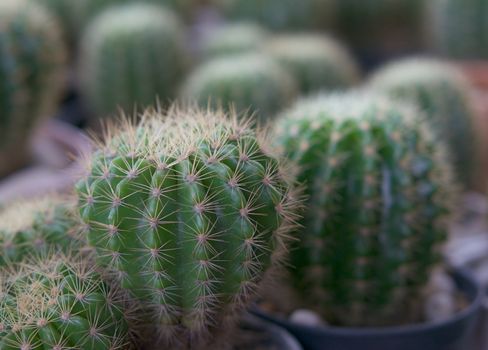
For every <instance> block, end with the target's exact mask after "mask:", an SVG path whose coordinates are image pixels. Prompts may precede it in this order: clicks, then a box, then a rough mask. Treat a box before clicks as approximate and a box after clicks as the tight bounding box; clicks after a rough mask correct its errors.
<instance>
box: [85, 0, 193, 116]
mask: <svg viewBox="0 0 488 350" xmlns="http://www.w3.org/2000/svg"><path fill="white" fill-rule="evenodd" d="M183 35H184V34H183V28H182V25H181V23H180V22H179V20H178V18H177V17H176V16H175V15H174V14H173V13H172V12H170V11H169V10H166V9H164V8H161V7H159V6H157V5H152V4H145V3H130V4H126V5H121V6H118V7H114V8H111V9H109V10H107V11H106V12H104V13H102V14H101V15H100V16H99V17H97V18H96V19H95V20H94V22H92V23H91V25H90V26H89V28H87V30H86V33H85V35H84V38H83V42H82V45H81V59H80V69H79V74H80V79H81V82H82V83H81V85H82V86H81V88H82V92H83V95H84V96H85V98H86V100H87V103H88V104H89V106H90V107H91V108H92V110H93V112H95V114H97V115H98V116H107V115H111V114H113V113H116V112H117V110H118V108H121V109H123V110H124V111H125V112H127V113H132V112H133V111H134V110H135V109H136V108H144V107H146V106H147V105H152V104H154V103H155V102H156V100H158V99H159V100H160V101H161V102H163V103H166V102H167V101H168V100H169V99H172V98H174V97H175V95H176V92H177V91H178V84H179V83H180V80H181V79H182V77H183V75H184V72H185V69H186V64H187V61H188V57H187V52H186V50H185V48H184V45H183V42H184V37H183Z"/></svg>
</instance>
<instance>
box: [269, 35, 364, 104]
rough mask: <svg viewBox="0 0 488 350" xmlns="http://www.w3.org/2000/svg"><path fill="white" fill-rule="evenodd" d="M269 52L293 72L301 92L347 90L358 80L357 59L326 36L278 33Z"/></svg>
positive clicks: (270, 43)
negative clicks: (280, 34)
mask: <svg viewBox="0 0 488 350" xmlns="http://www.w3.org/2000/svg"><path fill="white" fill-rule="evenodd" d="M268 51H269V53H270V55H271V56H272V57H273V58H275V59H276V60H277V61H278V62H280V63H281V64H283V67H284V68H285V69H286V70H287V71H289V72H291V73H292V74H293V75H294V77H295V79H296V81H297V82H298V83H299V86H300V91H301V92H302V94H308V93H310V92H313V91H317V90H331V89H332V90H334V89H335V90H338V89H345V88H348V87H350V86H352V85H354V84H355V83H357V82H358V81H359V67H358V65H357V64H356V62H355V61H354V59H353V58H352V57H351V56H350V55H349V53H348V52H347V51H346V49H345V48H343V47H342V46H341V45H340V44H339V43H337V42H335V41H333V40H332V39H330V38H328V37H326V36H322V35H314V34H293V35H283V36H278V37H276V38H275V39H273V40H271V41H270V42H269V45H268Z"/></svg>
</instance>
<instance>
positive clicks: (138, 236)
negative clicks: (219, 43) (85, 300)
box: [77, 110, 296, 349]
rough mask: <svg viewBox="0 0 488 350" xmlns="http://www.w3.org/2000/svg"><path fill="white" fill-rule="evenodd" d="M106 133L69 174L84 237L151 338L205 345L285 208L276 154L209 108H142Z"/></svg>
mask: <svg viewBox="0 0 488 350" xmlns="http://www.w3.org/2000/svg"><path fill="white" fill-rule="evenodd" d="M112 134H113V135H114V137H112V138H110V139H108V140H106V144H105V146H104V147H103V148H102V149H100V150H98V151H97V152H96V153H95V154H94V155H93V158H92V161H91V169H90V170H89V172H88V175H87V176H86V177H85V178H84V179H82V180H81V181H80V182H79V183H78V184H77V192H78V196H79V207H80V212H81V217H82V219H83V220H84V222H85V223H86V225H87V226H88V227H89V230H88V241H89V243H90V244H91V245H93V246H94V247H95V248H96V250H97V255H98V257H99V263H100V264H101V265H102V266H104V267H106V268H109V269H111V270H114V272H115V273H116V274H117V275H118V276H119V279H120V282H121V285H122V286H123V288H125V289H128V290H130V291H131V292H132V294H133V295H134V296H136V297H137V298H138V299H139V300H142V301H143V302H144V303H145V304H146V305H148V306H150V307H149V310H148V313H149V314H148V315H147V316H146V317H145V318H146V320H147V321H148V322H150V323H151V324H153V325H155V326H156V330H154V332H153V333H154V334H157V335H158V339H159V341H160V342H162V343H164V344H166V345H168V343H169V345H173V346H174V344H175V343H181V344H183V345H184V346H187V347H188V348H192V349H200V348H201V347H203V345H204V344H205V343H206V342H208V341H211V342H212V344H213V345H215V343H218V341H219V339H220V338H222V337H223V336H225V333H226V332H222V327H225V326H227V325H228V324H229V323H230V324H232V322H229V321H232V319H234V318H236V317H237V316H239V312H237V310H240V308H242V307H244V306H245V305H246V304H247V303H248V302H249V301H250V300H251V299H252V298H253V297H254V296H255V294H256V289H257V286H258V284H259V283H260V281H261V280H262V279H263V277H264V274H265V272H266V271H269V270H270V268H271V267H272V266H273V265H275V264H276V262H277V259H278V258H279V256H280V254H281V253H282V247H283V240H284V238H285V234H286V232H287V231H288V230H289V229H290V227H291V226H292V224H293V222H294V220H295V214H294V210H293V209H294V206H295V202H296V201H295V200H294V196H292V195H291V192H290V188H291V187H290V184H289V181H288V180H287V179H285V178H284V177H283V176H282V170H281V163H280V162H279V161H278V159H277V158H275V157H273V156H272V155H270V154H269V153H268V151H267V150H266V148H264V145H263V142H262V141H263V140H262V138H261V137H260V136H258V135H257V134H256V133H255V132H254V131H253V130H252V129H250V128H249V127H248V125H247V124H246V123H245V122H238V121H237V118H236V117H235V116H234V117H233V118H231V119H226V118H225V116H224V114H223V113H221V112H210V111H208V112H198V111H180V112H178V111H176V110H170V111H169V112H168V113H167V114H166V115H164V114H162V113H160V112H155V111H148V112H147V113H146V115H145V116H144V117H143V119H142V122H141V124H140V125H139V126H133V125H125V126H123V127H122V128H121V129H120V130H117V131H113V132H112Z"/></svg>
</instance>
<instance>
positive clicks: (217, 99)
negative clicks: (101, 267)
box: [182, 54, 297, 122]
mask: <svg viewBox="0 0 488 350" xmlns="http://www.w3.org/2000/svg"><path fill="white" fill-rule="evenodd" d="M296 93H297V88H296V83H295V81H294V80H293V78H292V77H291V76H290V75H289V74H288V73H287V72H286V71H285V70H284V69H283V68H282V67H281V66H280V65H279V64H278V63H276V62H274V61H273V60H272V59H271V58H269V57H266V56H264V55H260V54H243V55H232V56H227V57H221V58H217V59H215V60H211V61H209V62H207V63H205V64H203V65H202V66H200V67H198V68H197V69H196V70H195V71H194V72H193V73H192V74H191V75H190V76H189V77H188V79H187V81H186V82H185V84H184V86H183V92H182V96H183V98H184V99H186V100H190V101H191V102H193V101H196V102H197V103H198V104H199V105H200V106H202V107H206V106H207V105H208V104H210V106H211V107H214V108H224V109H235V110H236V111H237V112H239V113H243V112H247V111H250V112H251V113H253V114H255V116H256V117H257V118H258V120H259V121H260V122H264V121H266V120H269V119H271V118H273V117H274V116H275V115H276V113H278V112H279V111H280V110H281V109H282V108H284V107H286V106H287V105H289V104H290V103H291V102H293V100H294V98H295V97H296Z"/></svg>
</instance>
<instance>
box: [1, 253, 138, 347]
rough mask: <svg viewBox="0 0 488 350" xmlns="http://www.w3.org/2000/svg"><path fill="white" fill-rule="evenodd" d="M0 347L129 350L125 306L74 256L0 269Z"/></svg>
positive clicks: (54, 257)
mask: <svg viewBox="0 0 488 350" xmlns="http://www.w3.org/2000/svg"><path fill="white" fill-rule="evenodd" d="M1 277H2V279H1V281H0V292H1V293H0V349H100V350H105V349H106V350H114V349H129V348H130V339H129V328H128V322H127V321H126V314H127V312H128V311H127V309H126V305H125V304H126V302H125V301H124V299H123V297H122V294H121V295H120V296H119V294H120V293H118V291H117V289H115V288H114V287H112V286H110V285H109V284H107V283H105V282H103V281H102V279H101V276H100V274H99V273H97V272H96V271H95V270H94V269H93V268H91V267H90V266H89V264H88V263H87V262H85V261H82V260H81V259H79V258H76V257H72V256H63V255H51V256H48V257H44V258H43V259H41V260H33V261H30V262H29V263H26V264H24V265H23V266H22V267H21V268H17V269H14V270H10V271H9V272H6V271H3V272H2V275H1Z"/></svg>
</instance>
